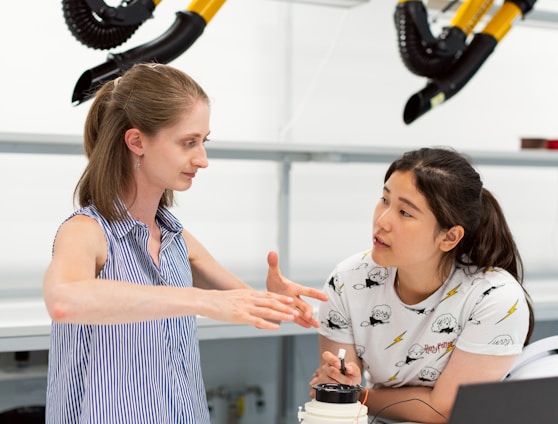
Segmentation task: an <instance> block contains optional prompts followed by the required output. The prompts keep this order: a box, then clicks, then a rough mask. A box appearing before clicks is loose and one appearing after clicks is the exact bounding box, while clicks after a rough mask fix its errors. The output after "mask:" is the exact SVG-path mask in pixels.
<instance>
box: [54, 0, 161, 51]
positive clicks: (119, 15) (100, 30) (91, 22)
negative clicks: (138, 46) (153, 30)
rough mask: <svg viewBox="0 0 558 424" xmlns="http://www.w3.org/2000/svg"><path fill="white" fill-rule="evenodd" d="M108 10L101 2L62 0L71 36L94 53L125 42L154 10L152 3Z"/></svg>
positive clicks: (135, 0)
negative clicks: (95, 50) (94, 50)
mask: <svg viewBox="0 0 558 424" xmlns="http://www.w3.org/2000/svg"><path fill="white" fill-rule="evenodd" d="M126 4H127V5H128V6H127V7H116V8H115V7H109V6H107V5H106V4H105V2H104V1H102V0H62V11H63V13H64V20H65V21H66V25H67V26H68V29H69V30H70V32H71V33H72V35H73V36H74V37H75V38H76V39H77V40H78V41H79V42H80V43H82V44H84V45H86V46H87V47H91V48H93V49H99V50H104V49H111V48H114V47H117V46H119V45H121V44H122V43H124V42H125V41H126V40H128V39H129V38H130V37H131V36H132V35H133V34H134V33H135V32H136V30H137V29H138V28H139V26H140V25H141V24H142V23H143V22H145V20H147V19H148V18H149V17H150V16H151V12H152V11H153V10H154V8H155V5H154V4H153V2H152V1H151V0H132V1H128V2H127V3H126Z"/></svg>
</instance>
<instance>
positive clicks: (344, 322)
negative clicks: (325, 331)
mask: <svg viewBox="0 0 558 424" xmlns="http://www.w3.org/2000/svg"><path fill="white" fill-rule="evenodd" d="M322 324H325V325H327V327H328V328H331V329H334V330H341V329H344V328H348V327H349V320H348V319H347V318H345V317H344V316H343V315H341V314H340V313H339V312H338V311H334V310H331V311H329V313H328V318H327V322H326V323H323V322H322Z"/></svg>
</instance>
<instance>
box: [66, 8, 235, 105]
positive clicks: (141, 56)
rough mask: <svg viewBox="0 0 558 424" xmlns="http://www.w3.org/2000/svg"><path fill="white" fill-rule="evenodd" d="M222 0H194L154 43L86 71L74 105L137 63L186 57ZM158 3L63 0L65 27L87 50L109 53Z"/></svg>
mask: <svg viewBox="0 0 558 424" xmlns="http://www.w3.org/2000/svg"><path fill="white" fill-rule="evenodd" d="M225 1H226V0H192V1H191V2H190V4H189V5H188V7H187V8H186V10H184V11H180V12H177V13H176V19H175V21H174V23H173V24H172V25H171V27H170V28H169V29H168V30H167V31H166V32H165V33H164V34H162V35H161V36H159V37H158V38H156V39H155V40H153V41H150V42H148V43H145V44H142V45H140V46H137V47H134V48H132V49H130V50H127V51H125V52H123V53H109V55H108V57H107V61H106V62H105V63H102V64H100V65H98V66H96V67H94V68H91V69H88V70H87V71H85V72H84V73H83V74H82V75H81V77H80V78H79V80H78V82H77V83H76V86H75V88H74V92H73V95H72V103H73V104H75V105H77V104H80V103H82V102H84V101H86V100H88V99H89V98H90V97H91V96H92V95H93V94H94V93H95V91H96V90H97V89H98V88H99V86H101V85H102V84H103V83H105V82H107V81H110V80H113V79H115V78H117V77H118V76H119V75H120V74H121V73H122V72H124V71H125V70H127V69H128V68H130V67H131V66H132V65H134V64H135V63H140V62H159V63H168V62H170V61H172V60H174V59H176V58H177V57H178V56H180V55H181V54H182V53H184V52H185V51H186V50H187V49H188V48H189V47H190V46H191V45H192V44H193V43H194V42H195V41H196V40H197V39H198V37H199V36H200V35H201V34H202V33H203V31H204V29H205V27H206V25H207V24H208V23H209V21H210V20H211V19H212V18H213V17H214V16H215V14H216V13H217V12H218V10H219V9H220V8H221V6H222V5H223V4H224V3H225ZM160 2H161V0H128V1H122V2H121V5H120V6H118V7H108V6H107V5H106V3H105V2H104V1H103V0H63V1H62V5H63V11H64V17H65V20H66V23H67V25H68V28H69V29H70V31H71V32H72V34H73V35H74V37H75V38H76V39H78V41H80V42H81V43H82V44H85V45H86V46H88V47H91V48H96V49H108V48H112V47H116V46H118V45H120V44H122V43H123V42H124V41H126V40H127V39H128V38H129V37H131V36H132V34H133V33H134V32H135V31H136V29H137V28H138V27H139V26H140V25H141V24H142V23H143V22H145V21H146V20H147V19H149V18H150V17H151V14H152V12H153V10H154V9H155V8H156V7H157V5H158V4H160Z"/></svg>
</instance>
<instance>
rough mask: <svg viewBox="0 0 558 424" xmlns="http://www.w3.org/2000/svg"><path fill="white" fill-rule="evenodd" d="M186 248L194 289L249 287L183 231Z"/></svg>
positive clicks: (190, 235)
mask: <svg viewBox="0 0 558 424" xmlns="http://www.w3.org/2000/svg"><path fill="white" fill-rule="evenodd" d="M182 235H183V236H184V239H185V240H186V245H187V246H188V259H189V260H190V265H191V267H192V277H193V281H194V287H198V288H201V289H219V290H231V289H247V288H249V286H248V285H247V284H246V283H244V282H243V281H242V280H241V279H240V278H238V277H237V276H236V275H234V274H232V273H231V272H230V271H228V270H227V269H226V268H224V267H223V266H222V265H221V264H219V262H217V260H215V258H214V257H213V256H212V255H211V253H209V251H208V250H207V249H206V248H205V246H203V245H202V244H201V243H200V242H199V241H198V240H197V239H196V238H195V237H194V236H193V235H192V234H190V233H189V232H188V231H186V230H183V231H182Z"/></svg>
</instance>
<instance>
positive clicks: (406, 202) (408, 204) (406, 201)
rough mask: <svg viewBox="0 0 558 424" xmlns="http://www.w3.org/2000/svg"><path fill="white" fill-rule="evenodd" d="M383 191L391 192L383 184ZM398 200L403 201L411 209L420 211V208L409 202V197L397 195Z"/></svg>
mask: <svg viewBox="0 0 558 424" xmlns="http://www.w3.org/2000/svg"><path fill="white" fill-rule="evenodd" d="M384 191H385V192H387V193H388V194H391V191H390V189H389V188H387V187H386V186H384ZM398 199H399V201H401V202H403V203H405V204H406V205H407V206H409V207H410V208H411V209H414V210H416V211H417V212H420V213H422V210H421V209H420V208H419V207H418V206H417V205H415V204H414V203H413V202H411V201H410V200H409V199H407V198H406V197H398Z"/></svg>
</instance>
